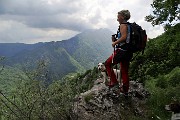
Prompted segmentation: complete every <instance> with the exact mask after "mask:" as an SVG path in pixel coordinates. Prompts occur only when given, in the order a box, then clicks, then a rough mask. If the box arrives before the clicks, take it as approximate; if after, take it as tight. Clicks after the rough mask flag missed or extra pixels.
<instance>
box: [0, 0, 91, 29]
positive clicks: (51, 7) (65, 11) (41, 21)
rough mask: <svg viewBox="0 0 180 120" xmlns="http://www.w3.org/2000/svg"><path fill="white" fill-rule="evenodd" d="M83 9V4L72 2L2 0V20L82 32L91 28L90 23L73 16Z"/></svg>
mask: <svg viewBox="0 0 180 120" xmlns="http://www.w3.org/2000/svg"><path fill="white" fill-rule="evenodd" d="M82 8H83V3H81V2H75V1H74V2H73V1H71V0H60V1H58V2H57V4H54V3H48V2H47V0H46V1H45V0H0V18H1V19H4V20H10V19H11V20H15V21H18V22H21V23H23V24H26V25H28V26H30V27H36V28H64V29H69V30H75V31H81V30H84V29H87V28H91V27H90V25H89V23H88V22H86V21H85V20H82V19H80V18H78V17H79V16H73V15H74V14H75V13H77V12H78V11H80V10H81V9H82ZM72 16H73V17H72Z"/></svg>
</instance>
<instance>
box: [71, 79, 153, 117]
mask: <svg viewBox="0 0 180 120" xmlns="http://www.w3.org/2000/svg"><path fill="white" fill-rule="evenodd" d="M101 81H102V79H101V78H100V79H97V80H96V81H95V82H94V86H93V87H92V88H91V89H90V90H88V91H86V92H84V93H81V94H80V95H79V96H76V98H75V101H74V106H73V113H74V118H75V119H77V120H133V119H141V120H147V119H146V118H147V115H146V112H147V110H146V105H145V103H146V98H147V97H148V95H149V94H148V92H147V91H146V90H145V89H144V87H143V85H142V84H141V83H137V82H134V81H130V89H129V94H128V96H125V95H123V94H117V93H115V92H114V91H113V90H111V89H109V88H108V87H107V86H106V85H105V84H103V83H102V82H101Z"/></svg>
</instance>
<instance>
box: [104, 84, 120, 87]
mask: <svg viewBox="0 0 180 120" xmlns="http://www.w3.org/2000/svg"><path fill="white" fill-rule="evenodd" d="M106 85H107V86H109V88H113V87H117V86H119V84H118V83H114V84H110V83H108V84H106Z"/></svg>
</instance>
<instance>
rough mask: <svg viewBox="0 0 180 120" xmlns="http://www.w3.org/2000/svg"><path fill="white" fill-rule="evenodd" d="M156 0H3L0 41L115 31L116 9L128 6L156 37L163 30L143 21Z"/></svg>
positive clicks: (33, 40) (56, 38)
mask: <svg viewBox="0 0 180 120" xmlns="http://www.w3.org/2000/svg"><path fill="white" fill-rule="evenodd" d="M152 1H153V0H148V1H146V0H133V1H132V0H126V1H124V0H111V1H110V0H0V43H1V42H23V43H36V42H45V41H59V40H63V39H68V38H70V37H72V36H74V35H75V34H77V33H79V32H82V31H83V30H86V29H92V28H97V29H98V28H109V29H110V30H112V31H114V32H116V30H117V26H118V22H117V20H116V19H117V18H116V17H117V12H118V11H120V10H122V9H128V10H130V12H131V19H130V22H134V21H135V22H137V23H138V24H140V25H142V26H143V28H145V29H146V30H147V33H148V35H149V37H151V38H153V37H156V36H157V35H159V34H161V33H162V32H163V29H162V27H160V26H158V27H154V28H153V27H152V26H151V24H150V23H147V22H145V21H144V17H145V16H146V15H149V14H150V12H152V10H151V6H150V4H151V3H152Z"/></svg>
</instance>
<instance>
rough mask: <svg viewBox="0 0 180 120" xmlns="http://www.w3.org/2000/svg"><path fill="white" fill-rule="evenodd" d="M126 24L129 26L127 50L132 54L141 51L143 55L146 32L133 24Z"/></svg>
mask: <svg viewBox="0 0 180 120" xmlns="http://www.w3.org/2000/svg"><path fill="white" fill-rule="evenodd" d="M127 24H128V25H130V42H129V43H128V44H129V45H128V46H129V50H130V51H132V52H133V53H135V52H138V51H142V53H143V52H144V49H145V47H146V42H147V34H146V30H143V29H142V27H141V26H140V25H138V24H136V23H135V22H134V23H127Z"/></svg>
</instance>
